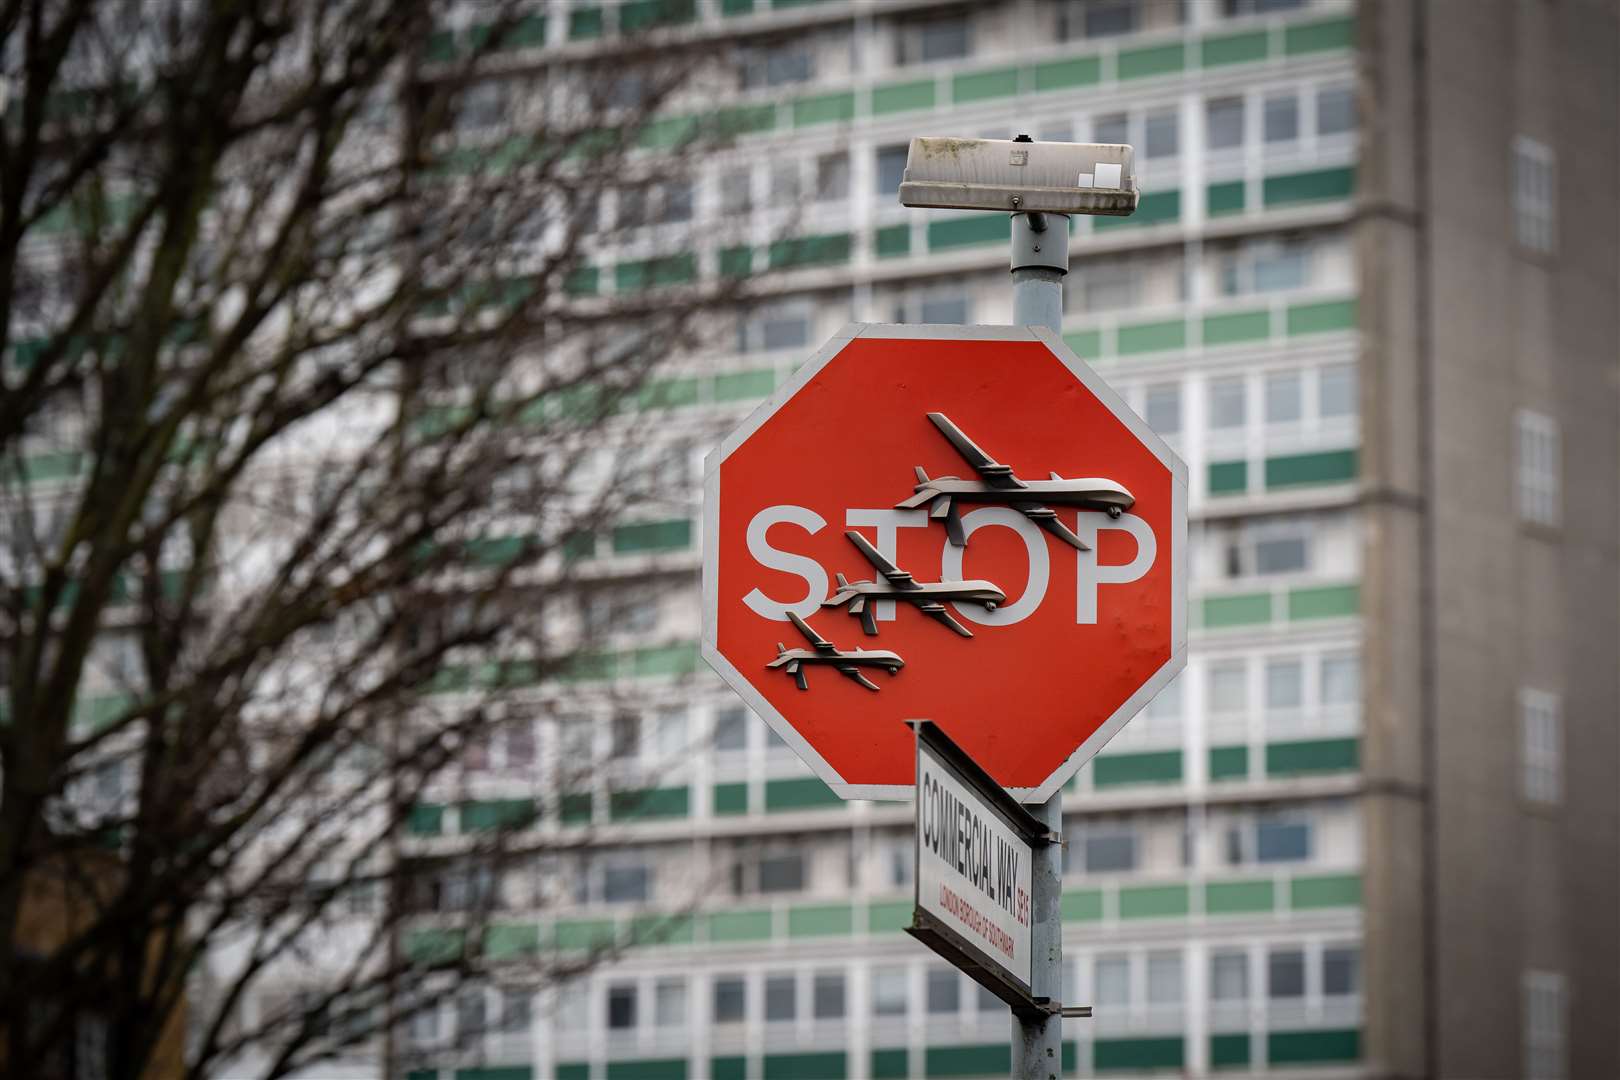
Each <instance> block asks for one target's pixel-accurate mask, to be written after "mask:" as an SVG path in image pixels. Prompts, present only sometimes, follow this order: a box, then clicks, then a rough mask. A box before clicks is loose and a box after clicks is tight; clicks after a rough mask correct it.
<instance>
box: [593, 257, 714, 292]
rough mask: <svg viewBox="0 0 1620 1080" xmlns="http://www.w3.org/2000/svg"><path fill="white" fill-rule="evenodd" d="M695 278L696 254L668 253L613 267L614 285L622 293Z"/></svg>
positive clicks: (685, 281)
mask: <svg viewBox="0 0 1620 1080" xmlns="http://www.w3.org/2000/svg"><path fill="white" fill-rule="evenodd" d="M696 280H697V256H695V255H691V254H686V255H668V256H664V257H662V258H657V259H642V260H640V261H638V262H627V263H620V264H619V265H617V266H615V267H614V268H613V283H614V287H615V288H617V289H618V290H619V292H622V293H628V292H640V291H641V290H642V289H656V288H662V287H665V286H670V285H685V284H687V283H688V282H692V281H696Z"/></svg>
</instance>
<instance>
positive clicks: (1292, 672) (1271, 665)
mask: <svg viewBox="0 0 1620 1080" xmlns="http://www.w3.org/2000/svg"><path fill="white" fill-rule="evenodd" d="M1304 704H1305V664H1304V662H1303V661H1301V660H1300V659H1298V658H1297V657H1287V658H1278V659H1271V660H1267V661H1266V709H1267V710H1268V711H1272V712H1286V711H1290V710H1294V709H1298V708H1300V707H1302V706H1303V705H1304Z"/></svg>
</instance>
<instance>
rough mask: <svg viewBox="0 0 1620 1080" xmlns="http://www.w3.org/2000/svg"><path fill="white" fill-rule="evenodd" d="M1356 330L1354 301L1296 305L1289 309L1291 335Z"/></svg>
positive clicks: (1330, 301) (1325, 301) (1326, 301)
mask: <svg viewBox="0 0 1620 1080" xmlns="http://www.w3.org/2000/svg"><path fill="white" fill-rule="evenodd" d="M1355 328H1356V302H1355V301H1354V300H1324V301H1322V302H1320V303H1316V304H1295V305H1294V306H1292V307H1290V308H1289V309H1288V332H1289V333H1290V334H1323V333H1328V332H1331V331H1334V330H1354V329H1355Z"/></svg>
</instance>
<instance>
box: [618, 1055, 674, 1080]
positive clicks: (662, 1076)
mask: <svg viewBox="0 0 1620 1080" xmlns="http://www.w3.org/2000/svg"><path fill="white" fill-rule="evenodd" d="M607 1080H686V1059H685V1058H650V1059H646V1060H643V1061H610V1062H608V1063H607Z"/></svg>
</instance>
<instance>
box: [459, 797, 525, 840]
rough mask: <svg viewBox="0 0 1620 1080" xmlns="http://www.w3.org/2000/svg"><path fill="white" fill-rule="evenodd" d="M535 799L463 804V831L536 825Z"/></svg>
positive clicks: (479, 801) (489, 800) (494, 800)
mask: <svg viewBox="0 0 1620 1080" xmlns="http://www.w3.org/2000/svg"><path fill="white" fill-rule="evenodd" d="M534 819H535V806H534V800H533V799H484V800H475V801H470V802H464V803H462V804H461V831H462V832H464V833H467V832H488V831H489V830H491V829H522V828H527V827H528V826H530V825H532V824H534Z"/></svg>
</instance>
